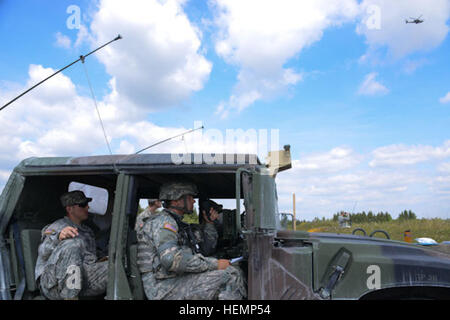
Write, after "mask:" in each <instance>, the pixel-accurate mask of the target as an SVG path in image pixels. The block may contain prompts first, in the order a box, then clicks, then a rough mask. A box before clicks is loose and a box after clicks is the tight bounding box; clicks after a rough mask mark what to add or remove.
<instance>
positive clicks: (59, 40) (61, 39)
mask: <svg viewBox="0 0 450 320" xmlns="http://www.w3.org/2000/svg"><path fill="white" fill-rule="evenodd" d="M55 37H56V42H55V45H56V46H58V47H61V48H64V49H70V47H71V45H72V41H71V40H70V38H69V37H68V36H66V35H64V34H62V33H61V32H57V33H56V34H55Z"/></svg>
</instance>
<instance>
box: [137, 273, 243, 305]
mask: <svg viewBox="0 0 450 320" xmlns="http://www.w3.org/2000/svg"><path fill="white" fill-rule="evenodd" d="M142 282H143V285H144V291H145V295H146V296H147V298H148V299H149V300H217V299H219V300H241V299H243V298H244V297H246V296H247V290H246V286H245V283H244V281H243V274H242V271H241V270H240V269H239V268H237V267H234V266H230V267H228V268H227V269H225V270H215V271H207V272H203V273H189V274H184V275H182V276H178V277H176V278H170V279H165V280H157V279H156V278H155V274H154V273H152V272H147V273H145V274H143V275H142Z"/></svg>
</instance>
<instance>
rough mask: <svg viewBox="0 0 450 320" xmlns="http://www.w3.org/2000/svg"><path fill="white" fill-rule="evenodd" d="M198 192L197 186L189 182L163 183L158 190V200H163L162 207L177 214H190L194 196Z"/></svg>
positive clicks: (192, 208)
mask: <svg viewBox="0 0 450 320" xmlns="http://www.w3.org/2000/svg"><path fill="white" fill-rule="evenodd" d="M197 194H198V190H197V186H196V185H195V184H193V183H190V182H180V181H177V182H168V183H164V184H163V185H162V186H161V189H160V190H159V200H162V201H164V208H167V209H171V210H173V211H175V212H176V213H178V214H185V213H186V214H191V213H192V212H193V210H194V203H195V200H194V197H195V196H196V195H197Z"/></svg>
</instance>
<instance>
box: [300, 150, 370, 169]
mask: <svg viewBox="0 0 450 320" xmlns="http://www.w3.org/2000/svg"><path fill="white" fill-rule="evenodd" d="M361 161H362V158H361V156H360V155H358V154H356V153H355V152H354V151H353V150H352V149H350V148H347V147H337V148H333V149H332V150H330V151H329V152H325V153H318V154H311V155H308V156H305V157H303V158H300V159H299V160H294V161H293V168H294V169H295V170H298V171H302V172H310V171H320V172H324V171H326V172H333V171H341V170H344V169H348V168H351V167H354V166H356V165H358V164H359V163H360V162H361Z"/></svg>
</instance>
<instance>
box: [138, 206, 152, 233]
mask: <svg viewBox="0 0 450 320" xmlns="http://www.w3.org/2000/svg"><path fill="white" fill-rule="evenodd" d="M151 215H152V212H151V211H150V208H149V207H147V208H145V210H144V211H142V212H141V213H139V214H138V215H137V217H136V223H135V225H134V230H136V231H137V230H138V228H139V226H141V227H142V225H143V222H144V220H145V219H147V218H148V217H150V216H151Z"/></svg>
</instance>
